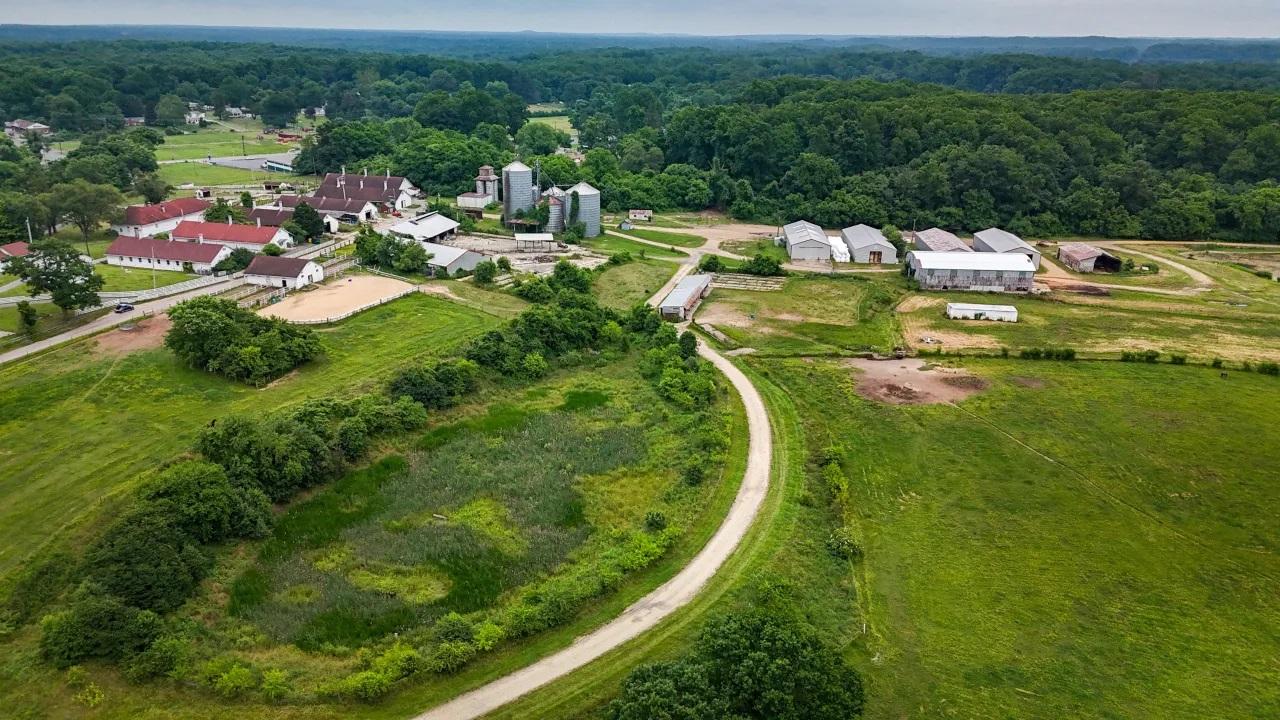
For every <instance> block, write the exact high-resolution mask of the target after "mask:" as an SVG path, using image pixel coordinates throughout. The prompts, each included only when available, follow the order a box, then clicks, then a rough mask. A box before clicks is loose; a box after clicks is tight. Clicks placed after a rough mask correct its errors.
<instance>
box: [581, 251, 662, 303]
mask: <svg viewBox="0 0 1280 720" xmlns="http://www.w3.org/2000/svg"><path fill="white" fill-rule="evenodd" d="M675 271H676V266H675V265H674V264H673V263H670V262H667V261H665V260H636V261H634V262H629V263H627V264H625V265H619V266H618V267H614V268H609V269H608V270H605V271H604V272H603V273H601V274H600V275H598V276H597V277H596V280H595V293H596V296H597V297H599V298H600V303H601V304H602V305H607V306H609V307H611V308H614V309H616V310H626V309H628V308H631V307H632V306H634V305H635V304H636V303H642V302H644V301H645V300H648V299H649V297H650V296H652V295H653V294H654V293H656V292H658V290H659V289H661V288H662V285H663V284H664V283H666V282H667V280H669V279H670V278H671V276H672V275H673V274H674V273H675Z"/></svg>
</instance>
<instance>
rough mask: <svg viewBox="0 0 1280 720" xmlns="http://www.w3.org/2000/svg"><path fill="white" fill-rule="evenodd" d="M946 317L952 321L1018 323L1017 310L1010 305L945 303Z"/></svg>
mask: <svg viewBox="0 0 1280 720" xmlns="http://www.w3.org/2000/svg"><path fill="white" fill-rule="evenodd" d="M947 317H949V318H951V319H952V320H995V321H997V322H1018V308H1016V307H1014V306H1012V305H983V304H981V303H947Z"/></svg>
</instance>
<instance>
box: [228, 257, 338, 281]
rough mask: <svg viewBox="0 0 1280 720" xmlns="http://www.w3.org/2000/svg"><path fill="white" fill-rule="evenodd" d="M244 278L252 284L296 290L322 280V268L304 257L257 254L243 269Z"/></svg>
mask: <svg viewBox="0 0 1280 720" xmlns="http://www.w3.org/2000/svg"><path fill="white" fill-rule="evenodd" d="M244 279H245V281H246V282H249V283H252V284H254V285H263V286H266V287H278V288H288V289H289V290H296V289H298V288H300V287H305V286H307V285H310V284H312V283H318V282H320V281H321V280H324V268H323V267H321V266H320V264H319V263H317V262H315V261H313V260H308V259H306V258H292V257H284V256H283V255H280V256H276V257H272V256H271V255H258V256H255V257H254V258H253V261H252V262H250V263H249V267H247V268H245V269H244Z"/></svg>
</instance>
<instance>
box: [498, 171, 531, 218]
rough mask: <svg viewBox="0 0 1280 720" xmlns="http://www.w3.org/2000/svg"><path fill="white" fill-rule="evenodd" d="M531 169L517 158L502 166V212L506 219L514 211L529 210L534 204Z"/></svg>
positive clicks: (513, 214) (514, 213)
mask: <svg viewBox="0 0 1280 720" xmlns="http://www.w3.org/2000/svg"><path fill="white" fill-rule="evenodd" d="M536 197H537V196H536V195H535V191H534V187H533V170H530V169H529V166H528V165H525V164H524V163H522V162H520V161H519V160H517V161H515V162H513V163H511V164H510V165H508V166H506V167H504V168H502V214H503V217H505V218H506V219H507V220H511V219H513V218H515V216H516V212H517V211H521V210H523V211H524V212H526V213H527V212H529V211H530V210H532V209H533V206H534V204H535V202H534V199H535V198H536Z"/></svg>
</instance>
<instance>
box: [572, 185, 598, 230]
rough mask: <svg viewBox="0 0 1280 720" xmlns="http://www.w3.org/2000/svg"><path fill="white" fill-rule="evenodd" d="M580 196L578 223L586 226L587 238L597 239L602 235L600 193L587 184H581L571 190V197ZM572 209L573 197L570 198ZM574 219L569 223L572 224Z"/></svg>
mask: <svg viewBox="0 0 1280 720" xmlns="http://www.w3.org/2000/svg"><path fill="white" fill-rule="evenodd" d="M574 194H577V196H578V222H580V223H582V224H583V225H585V226H586V233H585V234H586V236H587V237H596V236H597V235H599V234H600V191H599V190H597V189H595V188H594V187H591V185H589V184H588V183H586V182H580V183H578V184H577V185H574V186H573V187H571V188H569V195H570V196H573V195H574ZM569 205H570V207H572V205H573V202H572V197H570V203H569ZM572 220H573V219H572V218H570V219H569V222H572Z"/></svg>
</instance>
